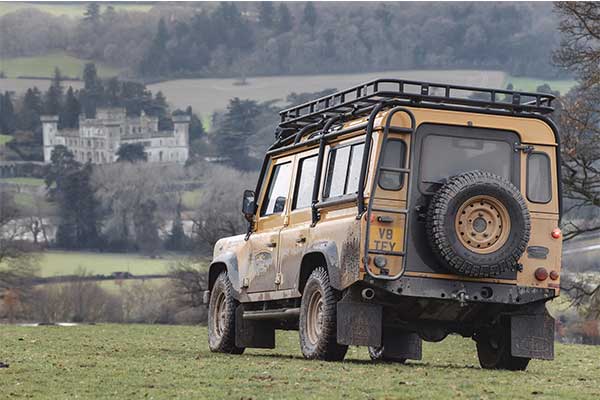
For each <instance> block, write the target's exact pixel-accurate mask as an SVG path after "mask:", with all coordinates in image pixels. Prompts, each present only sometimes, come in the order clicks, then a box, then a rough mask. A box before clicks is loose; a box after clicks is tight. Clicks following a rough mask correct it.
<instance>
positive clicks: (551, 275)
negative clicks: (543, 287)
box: [550, 271, 559, 281]
mask: <svg viewBox="0 0 600 400" xmlns="http://www.w3.org/2000/svg"><path fill="white" fill-rule="evenodd" d="M558 277H559V275H558V272H556V271H550V279H552V280H553V281H555V280H557V279H558Z"/></svg>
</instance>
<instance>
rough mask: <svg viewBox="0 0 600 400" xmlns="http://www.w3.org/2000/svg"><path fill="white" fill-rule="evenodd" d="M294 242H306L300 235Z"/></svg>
mask: <svg viewBox="0 0 600 400" xmlns="http://www.w3.org/2000/svg"><path fill="white" fill-rule="evenodd" d="M296 243H306V238H305V237H304V236H300V237H299V238H298V239H296Z"/></svg>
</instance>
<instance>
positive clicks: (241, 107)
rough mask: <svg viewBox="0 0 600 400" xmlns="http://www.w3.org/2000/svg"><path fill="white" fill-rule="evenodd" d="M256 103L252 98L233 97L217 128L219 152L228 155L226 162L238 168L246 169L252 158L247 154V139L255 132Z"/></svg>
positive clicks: (250, 165) (248, 167)
mask: <svg viewBox="0 0 600 400" xmlns="http://www.w3.org/2000/svg"><path fill="white" fill-rule="evenodd" d="M258 109H259V107H258V104H257V103H256V101H254V100H240V99H239V98H237V97H236V98H234V99H232V100H230V101H229V105H228V106H227V112H226V113H225V116H224V118H223V121H222V123H221V126H220V127H219V129H218V130H217V132H218V134H217V135H216V138H215V140H216V147H217V150H218V152H219V154H221V155H223V156H226V157H229V161H228V163H229V164H231V165H232V166H234V167H235V168H238V169H243V170H248V169H250V168H251V167H252V162H251V161H252V160H251V158H250V155H249V154H248V146H247V143H248V140H251V137H252V135H253V134H254V133H255V132H256V118H257V113H258Z"/></svg>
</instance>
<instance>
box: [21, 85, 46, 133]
mask: <svg viewBox="0 0 600 400" xmlns="http://www.w3.org/2000/svg"><path fill="white" fill-rule="evenodd" d="M43 111H44V105H43V101H42V94H41V93H40V91H39V89H38V88H37V87H34V88H33V89H31V88H29V89H27V91H26V92H25V96H23V104H22V106H21V109H20V110H19V113H18V115H17V127H18V128H19V129H21V130H24V131H35V130H36V129H37V128H38V127H39V126H40V125H41V124H40V116H41V115H42V113H43Z"/></svg>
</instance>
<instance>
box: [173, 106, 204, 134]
mask: <svg viewBox="0 0 600 400" xmlns="http://www.w3.org/2000/svg"><path fill="white" fill-rule="evenodd" d="M173 114H174V115H175V113H173ZM185 114H187V115H189V116H190V142H191V141H193V140H197V139H202V138H203V137H204V136H205V135H206V131H205V130H204V125H203V124H202V120H201V119H200V118H198V116H197V115H196V114H194V112H193V110H192V106H188V108H186V110H185Z"/></svg>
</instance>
